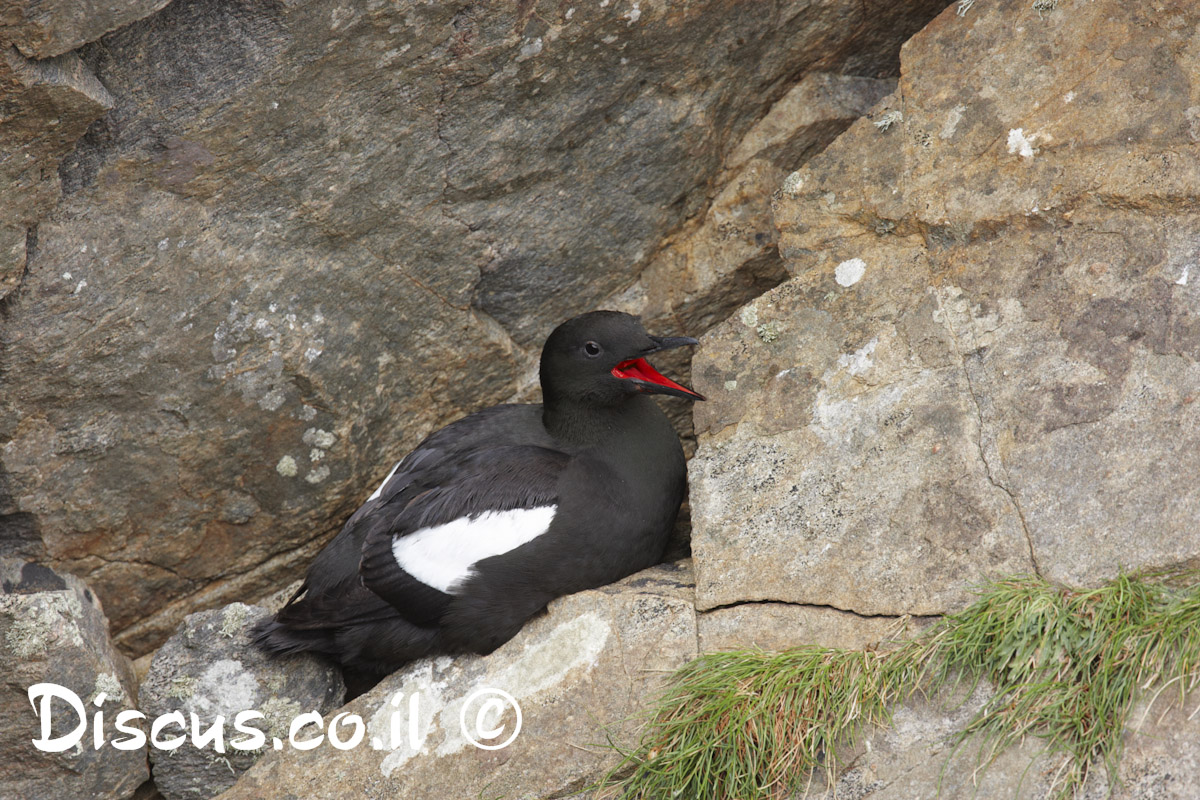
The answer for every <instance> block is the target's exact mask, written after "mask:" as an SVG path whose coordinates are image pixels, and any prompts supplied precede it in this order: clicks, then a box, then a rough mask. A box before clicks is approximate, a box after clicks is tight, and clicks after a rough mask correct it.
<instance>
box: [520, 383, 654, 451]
mask: <svg viewBox="0 0 1200 800" xmlns="http://www.w3.org/2000/svg"><path fill="white" fill-rule="evenodd" d="M660 418H661V421H662V422H664V423H666V417H665V415H663V413H662V411H661V410H660V409H659V408H658V406H657V405H656V404H655V403H654V401H653V400H651V399H650V398H649V397H647V396H646V395H632V396H630V397H628V398H625V399H623V400H622V401H621V402H620V403H617V404H616V405H612V406H607V405H604V406H598V405H594V404H590V403H577V402H572V401H570V400H558V401H557V402H554V403H547V404H545V405H544V406H543V407H542V424H543V425H545V426H546V431H547V432H548V433H549V434H550V435H551V436H553V437H554V438H555V439H556V440H558V441H560V442H563V443H564V444H568V445H572V446H575V447H594V446H597V445H604V444H610V443H614V442H618V441H620V440H621V439H623V438H624V437H625V436H627V435H629V434H630V433H635V434H636V433H637V431H638V430H639V429H641V430H644V429H645V428H646V426H647V425H649V426H650V427H653V426H654V423H656V422H658V421H659V419H660ZM667 424H668V425H669V424H670V423H667Z"/></svg>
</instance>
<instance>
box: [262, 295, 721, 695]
mask: <svg viewBox="0 0 1200 800" xmlns="http://www.w3.org/2000/svg"><path fill="white" fill-rule="evenodd" d="M695 344H697V342H696V340H695V339H691V338H688V337H682V336H680V337H667V338H664V337H658V336H651V335H649V334H647V333H646V331H645V329H644V328H643V327H642V325H641V323H640V322H639V321H638V319H637V318H636V317H633V316H630V315H628V314H623V313H620V312H616V311H594V312H592V313H589V314H584V315H582V316H579V317H575V318H574V319H570V320H568V321H566V322H564V323H563V324H561V325H559V326H558V328H556V329H555V330H554V332H553V333H551V334H550V337H549V338H548V339H547V340H546V344H545V346H544V347H543V349H542V359H541V365H540V378H541V384H542V396H543V402H542V404H541V405H499V406H494V407H492V408H488V409H485V410H483V411H479V412H476V413H474V414H471V415H469V416H467V417H464V418H462V419H460V420H458V421H457V422H453V423H451V424H450V425H447V426H446V427H445V428H442V429H441V430H439V431H437V432H435V433H433V434H432V435H430V436H429V437H428V438H427V439H425V441H423V442H422V443H421V444H420V445H418V446H417V448H416V449H415V450H413V451H412V452H411V453H409V454H408V456H407V457H405V458H404V460H403V461H401V462H400V463H399V464H397V465H396V466H395V468H394V469H393V470H392V473H391V474H390V475H389V476H388V477H387V478H386V479H385V480H384V482H383V484H382V485H380V487H379V488H378V489H377V490H376V491H375V493H374V494H372V495H371V496H370V497H369V498H368V499H367V501H366V503H364V504H363V506H362V507H361V508H359V509H358V511H356V512H355V513H354V514H353V516H351V517H350V519H349V520H348V521H347V522H346V525H345V527H343V528H342V531H341V533H339V534H338V535H337V537H336V538H335V539H334V540H333V541H332V542H330V543H329V545H328V546H326V547H325V549H324V550H322V551H321V553H320V554H319V555H318V556H317V558H316V560H315V561H314V562H313V564H312V566H311V567H310V568H309V570H308V575H307V577H306V578H305V581H304V584H303V585H302V586H301V587H300V589H299V590H298V591H297V592H296V594H295V595H293V596H292V598H291V599H290V600H289V601H288V603H287V605H286V606H284V607H283V608H282V609H281V610H280V611H279V613H277V614H276V615H275V616H274V618H273V619H272V618H267V619H264V620H262V621H260V622H259V623H258V625H257V626H256V627H255V632H254V641H255V643H256V644H257V645H258V646H259V647H261V648H263V649H264V650H266V651H268V652H271V653H278V654H286V653H296V652H300V651H305V650H308V651H315V652H318V653H324V654H325V655H328V656H330V657H332V658H333V659H335V660H337V661H338V662H340V663H341V664H342V665H343V667H344V668H345V669H346V671H347V673H348V678H347V680H348V683H349V682H350V677H349V676H350V675H351V674H353V675H356V676H361V677H359V678H358V679H357V682H359V683H361V682H363V681H364V680H365V681H366V682H367V685H368V686H369V685H370V684H372V683H374V682H375V681H377V680H378V679H379V677H380V676H382V675H384V674H387V673H389V672H391V671H393V670H395V669H396V668H397V667H399V666H401V665H402V664H404V663H406V662H409V661H412V660H414V659H417V658H421V657H424V656H430V655H439V654H454V653H480V654H485V655H486V654H487V653H490V652H492V651H493V650H495V649H496V648H497V647H499V646H500V645H502V644H504V643H505V642H507V641H508V640H509V639H510V638H512V637H513V636H514V635H515V634H516V633H517V631H519V630H520V629H521V626H522V625H523V624H524V623H525V621H526V620H527V619H529V618H530V617H531V616H533V615H534V614H536V613H537V612H538V611H540V610H541V609H542V608H543V607H545V605H546V604H547V603H548V602H549V601H551V600H553V599H554V598H556V597H560V596H562V595H565V594H570V593H572V592H578V591H581V590H583V589H590V588H593V587H596V586H601V585H604V584H606V583H612V582H613V581H616V580H620V579H621V578H623V577H625V576H627V575H630V574H632V573H634V572H637V571H638V570H641V569H644V568H645V567H648V566H651V565H653V564H656V563H658V561H659V560H660V559H661V558H662V555H663V551H664V549H665V547H666V543H667V537H668V535H669V534H670V532H671V528H672V526H673V525H674V522H675V516H676V514H677V513H678V511H679V505H680V503H681V502H682V500H683V495H684V491H685V486H686V477H687V476H686V470H685V465H684V459H683V450H682V448H681V447H680V444H679V437H678V436H677V435H676V434H675V431H674V429H673V428H672V427H671V424H670V423H669V422H668V421H667V418H666V416H665V415H664V414H663V413H662V411H661V410H659V408H658V406H657V405H656V404H655V402H654V401H653V400H652V399H651V398H650V397H648V395H650V394H666V395H674V396H676V397H683V398H687V399H692V400H703V399H704V398H703V397H702V396H700V395H699V394H697V393H696V392H693V391H692V390H691V389H688V388H687V387H685V386H681V385H680V384H678V383H675V382H674V381H672V380H670V379H668V378H666V377H664V376H663V375H661V374H659V373H658V372H657V371H656V370H655V369H654V368H653V367H652V366H650V364H649V363H648V362H647V361H646V360H645V356H647V355H650V354H651V353H656V352H658V351H660V350H666V349H668V348H673V347H681V346H684V345H695ZM372 676H373V678H372Z"/></svg>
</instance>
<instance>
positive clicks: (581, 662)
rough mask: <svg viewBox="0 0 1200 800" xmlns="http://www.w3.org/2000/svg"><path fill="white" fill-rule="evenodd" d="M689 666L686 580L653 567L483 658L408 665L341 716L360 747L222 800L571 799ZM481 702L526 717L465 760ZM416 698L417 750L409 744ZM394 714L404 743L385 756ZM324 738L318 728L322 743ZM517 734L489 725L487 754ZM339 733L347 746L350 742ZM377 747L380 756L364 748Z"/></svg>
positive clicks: (576, 598)
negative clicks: (475, 699) (485, 693)
mask: <svg viewBox="0 0 1200 800" xmlns="http://www.w3.org/2000/svg"><path fill="white" fill-rule="evenodd" d="M695 654H696V626H695V616H694V613H693V608H692V603H691V586H690V575H689V573H688V571H687V569H686V568H685V567H683V566H679V565H663V566H660V567H655V568H652V569H649V570H646V571H644V572H640V573H638V574H636V575H633V576H631V577H629V578H627V579H625V580H624V581H621V582H620V583H617V584H613V585H611V586H606V587H604V588H602V589H596V590H591V591H586V592H580V593H579V594H574V595H569V596H567V597H563V598H560V599H558V600H555V601H554V602H553V603H551V604H550V607H549V610H548V611H547V613H545V614H543V615H541V616H539V617H536V618H535V619H534V620H532V621H531V622H530V623H529V624H528V625H526V626H525V628H524V629H523V630H522V631H521V632H520V633H519V634H518V635H517V636H516V638H514V639H513V640H512V641H510V642H508V643H507V644H505V645H504V646H503V647H501V648H500V649H499V650H497V651H495V652H494V653H492V654H491V655H489V656H486V657H479V656H461V657H458V658H449V657H442V658H437V659H426V660H422V661H418V662H415V663H414V664H412V665H410V666H408V667H406V668H404V669H402V670H400V671H399V672H397V673H395V674H393V675H391V676H390V677H388V678H387V679H385V680H384V682H383V683H381V684H379V686H377V687H376V688H375V689H373V690H372V691H370V692H369V693H367V694H365V695H363V696H362V697H359V698H358V699H356V700H354V701H353V702H351V703H350V704H349V705H347V706H346V707H345V708H344V709H342V710H341V711H344V712H349V713H353V714H357V715H359V717H360V718H361V719H362V720H363V721H364V723H365V726H366V733H365V734H364V739H363V743H362V744H360V745H359V746H357V747H355V748H352V749H349V750H338V749H336V748H334V747H332V746H330V745H329V743H328V741H325V742H324V743H323V744H322V746H320V747H318V748H316V749H314V750H309V751H305V752H298V751H295V750H290V749H285V750H283V751H282V752H279V753H272V754H270V755H268V756H267V757H266V758H264V759H263V760H262V761H261V762H260V763H259V764H258V765H256V766H255V767H254V768H253V769H251V770H250V771H249V772H248V773H246V775H244V776H243V777H242V779H241V780H239V781H238V783H237V784H236V785H235V786H234V787H233V788H232V789H230V790H229V791H227V792H225V793H224V794H223V795H221V798H222V800H240V799H241V798H246V799H247V800H249V798H261V797H274V798H300V797H303V798H308V800H321V798H330V799H332V798H339V799H340V798H343V797H351V796H353V797H362V798H394V797H477V796H480V795H481V794H482V796H485V797H495V796H503V797H514V798H515V797H526V798H538V797H561V796H564V795H568V794H571V793H573V792H577V791H579V790H580V789H582V788H583V787H585V786H587V785H589V784H590V783H592V782H594V781H595V780H596V779H598V778H599V777H600V776H601V775H602V774H603V772H604V771H605V770H606V769H608V768H610V767H611V766H612V765H613V764H614V763H615V758H616V756H615V755H614V753H613V751H612V750H610V749H607V748H605V747H603V746H602V745H603V744H604V743H605V742H606V741H607V737H612V738H613V740H614V741H616V742H619V743H621V744H623V745H625V746H629V745H630V744H632V743H633V741H634V740H635V737H636V731H637V719H636V716H635V715H636V712H637V711H638V710H639V709H641V708H643V707H644V705H645V703H646V702H647V701H648V699H649V698H651V697H653V696H654V695H655V694H656V692H657V691H658V690H659V689H660V687H661V682H662V679H663V677H664V676H665V675H666V674H669V672H670V671H671V670H673V669H675V668H677V667H679V666H681V665H682V664H683V663H684V662H686V661H687V660H688V659H690V658H693V657H694V656H695ZM485 688H489V689H501V690H504V691H506V692H508V693H509V694H510V695H511V696H512V697H513V698H515V700H516V702H517V704H518V705H519V706H520V709H521V719H522V721H521V728H520V732H519V733H518V734H517V736H516V738H515V739H514V740H513V741H512V743H511V744H509V745H508V746H507V747H503V748H501V749H498V750H484V749H478V748H476V747H474V746H472V745H471V744H469V743H468V742H467V740H466V739H465V737H464V735H463V733H462V728H461V726H460V718H462V717H463V716H464V705H465V707H466V710H465V719H466V720H467V730H468V731H471V732H474V731H475V730H476V727H475V726H474V720H475V719H476V716H475V715H476V714H477V713H478V709H479V706H477V705H476V704H474V703H467V701H468V700H469V698H470V696H471V695H472V694H473V693H475V692H477V691H479V690H482V689H485ZM414 696H415V697H418V698H419V700H418V701H417V703H418V715H417V717H416V719H418V720H419V726H418V735H419V737H420V739H421V741H420V742H419V747H418V748H416V749H413V748H412V747H411V746H410V741H409V724H410V716H409V714H410V712H411V708H412V707H411V705H410V704H411V703H412V698H413V697H414ZM397 698H399V699H398V700H397ZM339 713H340V712H339ZM394 714H397V715H398V716H397V717H396V719H398V720H399V722H398V723H397V729H398V730H399V731H400V737H399V738H400V741H399V746H398V747H395V748H392V747H391V745H390V743H391V742H392V738H391V737H392V730H393V728H392V726H393V715H394ZM331 724H332V719H331V718H326V720H325V723H324V725H323V728H322V729H323V731H328V730H329V729H330V726H331ZM515 724H516V717H515V714H514V712H513V711H512V709H511V706H509V707H507V710H506V711H505V712H504V714H503V715H502V716H501V718H500V719H498V720H496V719H493V718H491V717H485V718H484V727H486V728H492V727H499V726H503V727H504V732H503V733H502V734H500V736H497V737H495V738H494V739H491V740H483V743H485V744H498V743H499V741H497V740H498V739H500V738H501V737H504V738H507V736H508V735H510V734H511V733H512V731H514V730H515ZM342 725H343V727H342V728H339V729H338V732H339V735H341V736H342V738H343V740H345V739H348V738H349V733H350V730H349V725H348V724H346V723H342ZM314 735H315V734H314ZM373 738H378V739H379V740H380V742H381V743H382V744H383V747H382V748H381V749H375V748H374V747H373V746H371V744H370V741H371V739H373Z"/></svg>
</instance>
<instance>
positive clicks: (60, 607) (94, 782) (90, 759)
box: [0, 559, 149, 800]
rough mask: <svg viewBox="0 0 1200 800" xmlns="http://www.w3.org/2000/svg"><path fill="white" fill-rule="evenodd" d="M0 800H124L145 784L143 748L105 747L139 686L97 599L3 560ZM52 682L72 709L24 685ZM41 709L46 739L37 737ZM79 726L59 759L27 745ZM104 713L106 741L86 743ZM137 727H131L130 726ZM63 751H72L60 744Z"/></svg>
mask: <svg viewBox="0 0 1200 800" xmlns="http://www.w3.org/2000/svg"><path fill="white" fill-rule="evenodd" d="M0 664H3V665H4V669H3V682H2V683H0V719H3V720H4V725H3V728H0V797H12V798H17V797H36V798H39V799H44V800H59V798H61V799H62V800H67V798H79V797H89V798H96V800H123V798H127V797H129V796H130V795H132V794H133V792H134V790H135V789H137V787H138V785H139V784H141V783H142V782H144V781H145V780H146V778H147V777H149V771H148V769H147V765H146V751H145V749H144V748H143V749H137V750H122V749H118V748H115V747H113V746H112V744H111V741H112V740H113V739H123V738H125V737H124V736H122V735H120V733H119V732H117V731H116V730H115V729H114V727H113V725H114V722H115V721H116V720H117V715H118V714H120V713H121V712H122V711H128V710H131V709H133V708H135V705H136V704H135V700H136V694H137V689H136V685H135V683H134V678H133V671H132V670H131V669H130V665H129V660H128V659H127V658H125V657H124V656H122V655H121V654H119V653H118V652H117V651H116V650H115V649H114V648H113V645H112V642H111V641H110V640H109V637H108V620H107V619H105V617H104V611H103V610H102V609H101V607H100V602H99V600H98V599H97V598H96V595H95V594H94V593H93V592H92V591H91V590H90V589H89V588H87V586H85V585H84V584H83V582H82V581H80V580H79V579H78V578H76V577H74V576H72V575H66V574H61V573H57V572H54V571H53V570H51V569H49V568H47V567H45V566H44V565H41V564H35V563H30V562H23V561H18V560H15V559H0ZM37 684H54V685H56V686H58V687H61V688H62V689H65V690H67V691H69V692H71V693H73V694H74V696H75V699H76V701H77V702H78V703H79V704H80V706H79V708H78V710H73V709H72V707H71V705H69V703H70V700H69V699H64V697H65V696H64V695H63V694H61V693H58V692H57V691H55V692H50V693H46V694H44V695H39V697H38V698H37V699H36V703H35V706H36V709H37V710H36V711H35V707H34V706H31V700H33V699H35V698H31V697H30V694H29V690H30V687H33V686H36V685H37ZM47 705H48V709H49V710H48V712H46V713H49V714H50V717H49V718H50V720H51V723H52V724H51V728H50V736H49V737H48V738H49V740H50V741H46V739H47V737H43V736H42V718H43V717H42V715H43V712H44V711H45V709H46V707H47ZM80 712H82V713H83V715H84V716H85V721H86V728H85V729H84V730H83V731H82V732H81V737H82V738H80V739H78V740H77V741H78V742H79V744H78V746H71V747H68V748H67V749H65V750H62V751H61V752H46V751H44V750H43V749H41V748H39V747H37V746H35V745H34V741H35V740H37V741H41V742H43V744H44V745H45V746H53V745H54V740H57V739H59V738H60V737H65V736H67V735H68V734H71V733H72V732H73V731H75V730H77V729H78V726H79V723H80ZM98 712H100V713H103V715H104V717H103V719H104V722H103V726H104V727H103V731H104V740H105V742H106V744H104V746H103V747H101V748H99V749H97V748H95V747H94V746H93V743H94V740H93V735H94V731H95V717H94V715H95V714H96V713H98ZM132 724H134V725H135V726H136V725H137V723H132ZM63 744H70V741H65V742H63Z"/></svg>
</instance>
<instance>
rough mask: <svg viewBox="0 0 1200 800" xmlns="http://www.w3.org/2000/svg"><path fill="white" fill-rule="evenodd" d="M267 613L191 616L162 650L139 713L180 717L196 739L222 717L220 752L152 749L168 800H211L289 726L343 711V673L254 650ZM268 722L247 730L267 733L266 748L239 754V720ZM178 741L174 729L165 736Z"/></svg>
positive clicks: (236, 608) (246, 608)
mask: <svg viewBox="0 0 1200 800" xmlns="http://www.w3.org/2000/svg"><path fill="white" fill-rule="evenodd" d="M266 613H267V610H266V609H265V608H262V607H260V606H250V605H244V604H242V603H233V604H231V605H228V606H225V607H224V608H220V609H215V610H213V611H204V612H200V613H198V614H191V615H189V616H188V617H187V618H186V619H185V620H184V622H183V625H182V626H181V627H180V629H179V631H178V632H177V633H176V634H175V635H174V636H172V637H171V638H170V639H168V640H167V642H166V643H165V644H164V645H163V646H162V647H160V648H159V649H158V651H157V652H155V654H154V659H153V661H152V662H151V664H150V669H149V672H148V674H147V676H146V679H145V681H144V682H143V683H142V687H141V693H140V696H139V707H140V708H141V710H142V711H143V712H144V713H145V714H146V715H147V716H148V717H150V718H151V719H155V718H157V717H160V716H162V715H164V714H169V713H171V712H174V711H180V712H182V714H183V716H184V718H185V719H186V720H187V721H188V725H189V727H188V732H189V734H190V733H191V730H192V727H191V726H192V722H191V715H193V714H195V715H196V717H197V719H198V721H199V725H198V730H200V731H208V730H209V729H210V728H211V727H212V726H213V725H214V723H215V722H216V719H217V717H218V716H221V717H224V724H223V732H224V733H223V739H222V747H223V748H224V751H225V752H223V753H222V752H219V751H218V750H217V748H216V746H215V744H213V743H210V744H207V745H206V746H205V747H203V748H200V747H196V746H195V745H194V743H193V742H192V741H191V740H190V739H189V740H188V741H187V742H185V743H184V744H183V746H181V747H179V748H178V749H174V750H164V749H158V748H151V749H150V763H151V768H152V771H153V773H154V782H155V784H156V785H157V787H158V790H159V791H160V792H161V793H162V795H163V797H165V798H166V799H167V800H207V798H209V797H213V796H215V795H217V794H220V793H221V792H222V791H224V790H225V789H227V788H229V787H230V786H232V785H233V784H234V782H235V781H236V780H237V778H238V776H240V775H241V774H242V773H243V772H245V771H246V770H247V769H249V768H250V767H251V766H253V764H254V763H255V762H256V761H257V760H258V759H259V758H260V757H262V755H263V753H264V752H267V751H269V750H270V748H271V747H272V746H273V745H272V741H273V739H275V738H280V739H281V740H283V741H286V740H287V737H288V732H289V727H290V725H291V722H292V719H293V718H295V717H296V716H298V715H299V714H301V713H304V712H309V711H316V712H319V713H321V714H324V713H327V712H329V711H331V710H333V709H334V708H336V707H337V706H338V705H340V704H341V701H342V696H343V694H344V692H345V686H344V685H343V684H342V678H341V672H340V670H338V668H337V667H336V666H335V665H333V664H331V663H330V662H328V661H325V660H324V659H321V658H318V657H317V656H313V655H310V654H303V655H296V656H287V657H284V658H268V657H267V656H266V655H264V654H263V653H262V652H261V651H259V650H258V649H256V648H254V647H253V646H251V644H250V639H249V636H248V632H249V628H250V626H251V625H252V624H253V623H254V622H256V621H257V620H258V619H260V618H261V617H263V616H264V615H265V614H266ZM244 711H258V712H260V713H261V714H262V715H263V717H262V718H261V719H258V720H250V721H247V722H246V723H245V724H246V725H247V726H248V727H252V728H256V729H258V730H260V731H262V732H263V734H264V736H265V744H264V745H263V747H262V748H259V749H254V750H238V749H236V748H234V747H232V745H231V744H230V742H231V741H234V740H237V741H245V740H246V739H247V735H246V734H243V733H240V732H239V731H237V730H235V729H234V727H233V725H234V720H235V718H236V716H237V715H238V714H239V713H240V712H244ZM168 733H169V734H170V735H171V736H174V735H178V733H179V732H178V731H177V730H176V729H175V728H170V729H168Z"/></svg>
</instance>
